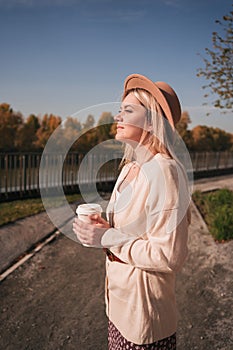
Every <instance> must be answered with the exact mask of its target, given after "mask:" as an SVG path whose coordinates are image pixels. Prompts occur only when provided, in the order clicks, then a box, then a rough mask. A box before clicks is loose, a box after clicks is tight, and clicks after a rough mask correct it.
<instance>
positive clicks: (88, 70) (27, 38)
mask: <svg viewBox="0 0 233 350" xmlns="http://www.w3.org/2000/svg"><path fill="white" fill-rule="evenodd" d="M231 3H232V1H231V0H115V1H114V0H0V43H1V47H0V103H1V102H8V103H10V104H11V106H12V108H13V109H14V110H16V111H21V112H22V113H23V115H24V117H27V116H28V115H29V114H30V113H34V114H36V115H43V114H44V113H54V114H56V115H60V116H61V117H62V118H65V117H67V116H68V115H72V114H73V113H75V112H77V111H79V110H80V109H82V108H85V107H89V106H91V105H95V104H100V103H107V102H114V101H119V99H120V95H121V92H122V88H123V82H124V79H125V77H126V76H127V75H129V74H132V73H140V74H144V75H146V76H148V77H149V78H150V79H152V80H154V81H159V80H164V81H166V82H167V83H170V84H171V85H172V86H173V87H174V89H175V90H176V92H177V94H178V96H179V97H180V100H181V103H182V108H183V110H187V111H188V112H189V114H190V117H191V120H192V124H191V127H194V126H195V125H198V124H202V125H204V124H205V125H209V126H217V127H220V128H222V129H225V130H226V131H229V132H233V118H232V114H231V113H227V114H225V115H223V114H221V113H220V112H219V111H218V110H217V111H216V110H214V109H213V108H212V107H210V108H209V109H208V111H209V110H211V111H212V113H211V115H210V116H209V117H207V116H206V112H207V109H206V108H205V107H203V106H202V104H203V102H205V99H204V97H203V95H204V91H203V89H202V85H203V84H204V83H206V82H205V81H204V80H202V79H200V78H197V77H196V73H197V68H199V67H203V61H202V59H201V58H200V56H199V55H198V53H200V54H204V49H205V47H208V48H211V45H212V42H211V38H212V32H213V31H219V29H220V27H219V25H217V24H216V23H215V20H216V19H221V18H222V16H223V15H225V14H227V13H229V11H230V10H231V9H232V6H231Z"/></svg>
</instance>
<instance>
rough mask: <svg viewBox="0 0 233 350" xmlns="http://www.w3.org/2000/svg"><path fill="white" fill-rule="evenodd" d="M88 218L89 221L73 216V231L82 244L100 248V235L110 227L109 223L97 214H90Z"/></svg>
mask: <svg viewBox="0 0 233 350" xmlns="http://www.w3.org/2000/svg"><path fill="white" fill-rule="evenodd" d="M89 219H90V220H91V223H88V222H84V221H82V220H80V219H78V218H75V220H74V223H73V231H74V233H75V234H76V236H77V238H78V239H79V241H80V242H81V243H82V244H84V245H89V246H91V247H97V248H101V247H102V245H101V239H102V236H103V235H104V233H105V231H107V229H109V228H110V225H109V223H108V222H107V221H106V220H104V219H103V218H102V217H101V216H99V215H98V214H93V215H90V216H89Z"/></svg>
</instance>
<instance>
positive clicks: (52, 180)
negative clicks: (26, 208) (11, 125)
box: [0, 151, 233, 201]
mask: <svg viewBox="0 0 233 350" xmlns="http://www.w3.org/2000/svg"><path fill="white" fill-rule="evenodd" d="M46 157H47V158H46ZM46 157H45V158H44V165H43V170H42V175H43V176H42V177H43V181H41V180H40V179H39V168H40V162H41V154H38V153H27V154H17V153H15V154H13V153H9V154H0V201H4V200H8V199H13V198H25V197H34V196H39V195H40V188H41V187H43V188H46V187H50V188H51V187H54V188H56V186H58V185H59V184H60V183H62V185H63V187H64V189H65V192H75V191H78V189H79V184H83V183H87V184H88V183H90V182H92V181H96V182H97V183H98V186H99V189H100V190H101V189H102V190H106V189H107V188H108V187H109V186H110V187H111V186H112V185H113V184H114V182H115V179H116V177H117V174H118V164H119V159H120V158H121V154H120V153H119V152H113V153H112V154H111V157H110V158H109V153H108V154H104V153H103V154H90V155H88V156H87V157H84V155H82V154H78V153H69V154H68V155H67V156H65V155H64V154H50V155H47V156H46ZM190 157H191V161H192V165H193V173H194V177H205V176H208V175H214V174H222V173H224V172H229V171H233V152H229V151H228V152H198V153H196V152H194V153H191V154H190ZM46 162H47V163H46ZM59 167H61V169H62V171H61V172H59V171H58V168H59ZM81 168H82V169H81ZM80 169H81V170H82V171H80Z"/></svg>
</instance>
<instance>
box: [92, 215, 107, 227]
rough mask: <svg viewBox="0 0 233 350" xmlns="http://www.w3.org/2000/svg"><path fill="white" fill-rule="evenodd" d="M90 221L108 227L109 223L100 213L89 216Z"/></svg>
mask: <svg viewBox="0 0 233 350" xmlns="http://www.w3.org/2000/svg"><path fill="white" fill-rule="evenodd" d="M89 217H90V219H91V220H92V221H94V223H95V224H99V225H101V227H103V228H109V223H108V222H107V221H106V220H104V218H102V217H101V216H100V215H98V214H93V215H90V216H89Z"/></svg>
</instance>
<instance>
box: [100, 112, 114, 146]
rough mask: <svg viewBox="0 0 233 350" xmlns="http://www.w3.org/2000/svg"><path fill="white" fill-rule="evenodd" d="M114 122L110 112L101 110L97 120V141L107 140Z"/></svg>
mask: <svg viewBox="0 0 233 350" xmlns="http://www.w3.org/2000/svg"><path fill="white" fill-rule="evenodd" d="M113 123H114V118H113V116H112V113H110V112H103V113H102V114H101V116H100V118H99V120H98V123H97V127H98V139H99V142H102V141H105V140H108V139H110V138H112V137H113V136H112V125H113Z"/></svg>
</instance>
